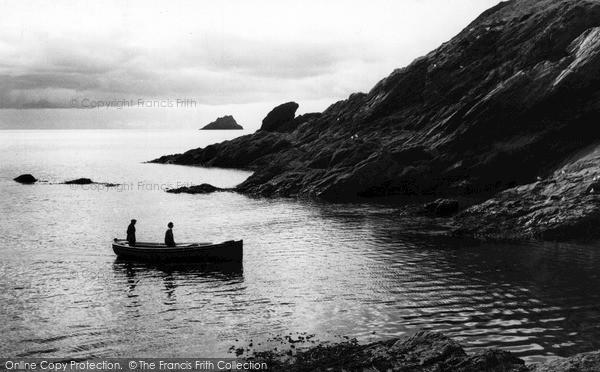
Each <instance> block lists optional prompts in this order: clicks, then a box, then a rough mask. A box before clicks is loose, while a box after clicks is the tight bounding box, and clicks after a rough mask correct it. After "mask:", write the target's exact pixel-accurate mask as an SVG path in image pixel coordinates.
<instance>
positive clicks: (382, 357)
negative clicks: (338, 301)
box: [246, 331, 600, 372]
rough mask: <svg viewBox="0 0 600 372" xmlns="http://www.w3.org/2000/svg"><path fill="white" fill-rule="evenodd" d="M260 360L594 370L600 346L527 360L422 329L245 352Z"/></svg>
mask: <svg viewBox="0 0 600 372" xmlns="http://www.w3.org/2000/svg"><path fill="white" fill-rule="evenodd" d="M246 359H247V360H248V361H252V362H254V363H261V362H264V363H266V365H267V366H268V367H269V371H273V372H279V371H282V372H283V371H285V372H300V371H301V372H309V371H314V372H316V371H337V372H343V371H348V372H350V371H365V372H367V371H368V372H383V371H386V372H387V371H406V372H409V371H410V372H433V371H436V372H597V371H600V352H598V351H596V352H590V353H583V354H578V355H575V356H573V357H570V358H560V359H556V360H551V361H549V362H545V363H535V364H531V365H525V362H524V361H523V360H522V359H520V358H518V357H516V356H515V355H513V354H511V353H510V352H508V351H502V350H498V349H485V350H482V351H479V352H477V353H474V354H471V355H469V354H468V353H467V352H466V351H465V350H464V349H463V348H462V347H461V346H460V344H459V343H458V342H456V341H454V340H452V339H450V338H448V337H446V336H444V335H443V334H441V333H437V332H429V331H421V332H418V333H416V334H414V335H412V336H406V337H402V338H395V339H390V340H387V341H379V342H374V343H371V344H366V345H359V344H358V343H357V342H356V340H351V341H347V342H341V343H338V344H319V345H317V346H314V347H310V348H308V349H303V350H300V351H297V352H295V353H291V352H284V351H277V350H275V351H264V352H255V353H254V354H253V356H251V357H248V358H246Z"/></svg>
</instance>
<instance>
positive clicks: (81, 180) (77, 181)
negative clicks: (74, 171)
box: [64, 178, 96, 185]
mask: <svg viewBox="0 0 600 372" xmlns="http://www.w3.org/2000/svg"><path fill="white" fill-rule="evenodd" d="M93 183H96V182H94V181H92V180H91V179H89V178H77V179H75V180H71V181H65V183H64V184H65V185H91V184H93Z"/></svg>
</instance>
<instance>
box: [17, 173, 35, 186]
mask: <svg viewBox="0 0 600 372" xmlns="http://www.w3.org/2000/svg"><path fill="white" fill-rule="evenodd" d="M13 180H14V181H17V182H18V183H22V184H24V185H30V184H33V183H36V182H37V179H36V178H35V177H34V176H32V175H31V174H22V175H20V176H18V177H16V178H13Z"/></svg>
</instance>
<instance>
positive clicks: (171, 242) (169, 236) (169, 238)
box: [165, 222, 175, 247]
mask: <svg viewBox="0 0 600 372" xmlns="http://www.w3.org/2000/svg"><path fill="white" fill-rule="evenodd" d="M167 227H168V228H169V229H168V230H167V232H166V233H165V244H166V245H167V247H174V246H175V239H174V238H173V222H169V223H168V224H167Z"/></svg>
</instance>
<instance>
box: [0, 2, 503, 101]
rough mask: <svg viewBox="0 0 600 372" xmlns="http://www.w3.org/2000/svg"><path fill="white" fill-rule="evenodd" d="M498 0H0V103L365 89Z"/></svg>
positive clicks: (251, 96) (280, 97) (271, 97)
mask: <svg viewBox="0 0 600 372" xmlns="http://www.w3.org/2000/svg"><path fill="white" fill-rule="evenodd" d="M498 2H499V1H498V0H452V1H448V0H390V1H384V0H369V1H364V0H361V1H348V0H346V1H327V0H325V1H323V0H320V1H316V0H314V1H301V0H295V1H281V0H279V1H257V0H252V1H249V0H243V1H222V0H219V1H217V0H215V1H189V2H185V1H177V2H167V1H143V2H142V1H104V0H103V1H37V2H29V1H3V2H2V5H3V6H2V16H1V18H0V56H1V58H0V107H3V108H7V107H9V108H20V107H31V106H41V107H69V106H70V101H71V100H72V99H73V98H76V99H79V100H82V99H85V98H87V99H94V100H113V99H139V98H142V99H171V100H173V99H178V98H190V99H193V100H195V101H196V102H198V103H199V104H208V105H224V104H240V103H256V102H263V101H265V102H267V101H268V102H279V101H281V102H284V101H287V100H296V101H302V100H312V101H326V100H329V101H331V103H333V101H335V100H338V99H341V98H345V97H347V96H348V95H349V94H350V93H352V92H356V91H368V90H369V89H370V88H371V87H372V86H373V85H374V84H375V83H376V82H377V81H378V80H380V79H381V78H383V77H385V76H386V75H388V74H389V73H390V72H391V71H392V70H393V69H394V68H397V67H402V66H404V65H406V64H408V63H409V62H410V61H411V60H412V59H414V58H416V57H418V56H420V55H422V54H425V53H427V52H428V51H430V50H432V49H434V48H435V47H437V46H438V45H439V44H440V43H442V42H443V41H446V40H448V39H450V38H451V37H452V36H454V35H455V34H456V33H457V32H459V31H460V30H461V29H462V28H463V27H465V26H466V25H467V24H468V23H469V22H470V21H471V20H473V19H474V18H475V17H476V16H477V15H478V14H480V13H481V12H482V11H484V10H485V9H487V8H489V7H491V6H493V5H495V4H497V3H498Z"/></svg>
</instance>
